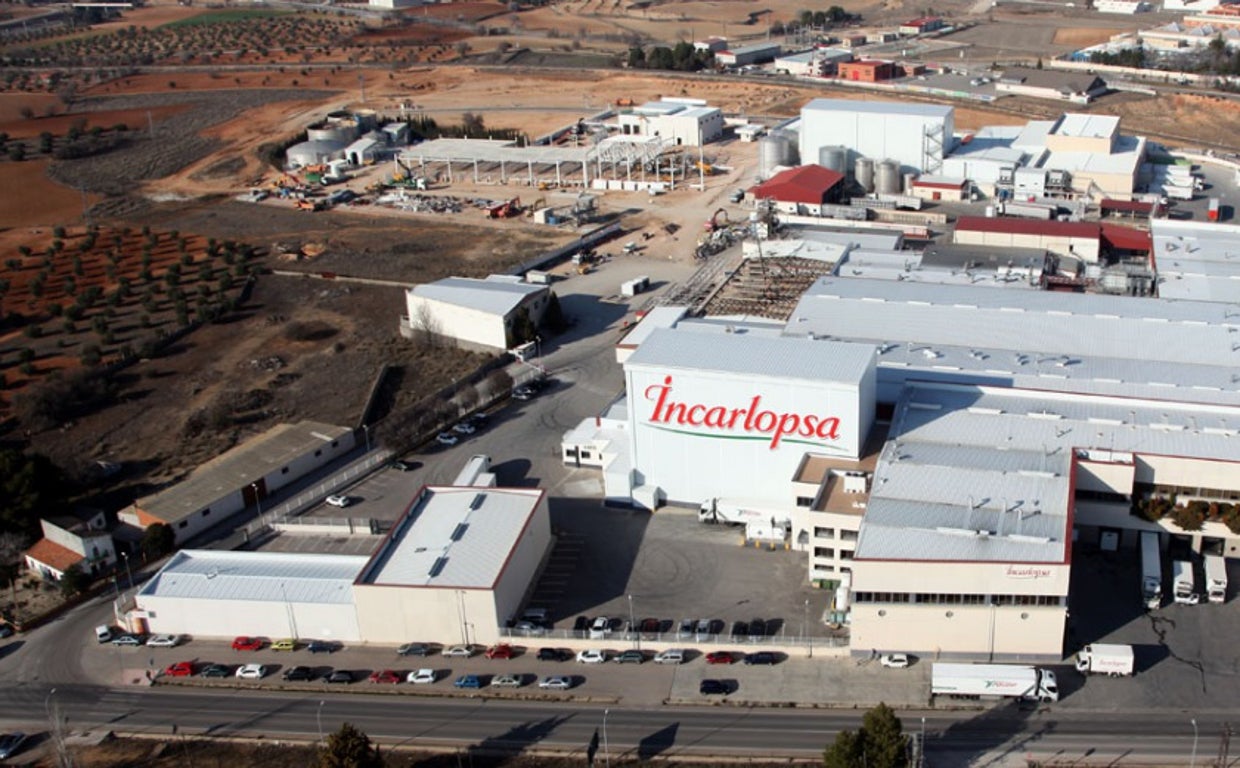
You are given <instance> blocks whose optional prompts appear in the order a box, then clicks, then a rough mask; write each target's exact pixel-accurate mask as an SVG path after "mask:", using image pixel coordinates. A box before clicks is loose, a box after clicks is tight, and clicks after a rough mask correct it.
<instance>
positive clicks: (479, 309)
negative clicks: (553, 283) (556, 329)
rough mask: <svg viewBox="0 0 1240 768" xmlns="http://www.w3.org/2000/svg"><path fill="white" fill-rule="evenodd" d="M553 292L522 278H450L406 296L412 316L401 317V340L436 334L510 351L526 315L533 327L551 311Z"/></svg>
mask: <svg viewBox="0 0 1240 768" xmlns="http://www.w3.org/2000/svg"><path fill="white" fill-rule="evenodd" d="M550 296H551V291H550V290H549V289H548V288H547V287H545V286H538V285H531V284H529V283H526V282H522V281H521V279H520V278H516V277H508V276H506V275H491V276H489V277H487V278H486V279H483V280H479V279H476V278H471V277H448V278H444V279H443V280H437V281H435V282H433V283H425V284H423V285H419V286H417V287H416V288H410V289H409V290H407V291H406V292H405V304H406V309H407V311H408V313H409V314H407V315H405V316H403V317H401V320H400V330H401V334H402V335H405V336H411V335H413V334H414V333H417V332H427V333H432V334H435V335H437V336H442V337H445V338H450V339H454V340H455V341H456V342H457V343H458V344H460V345H461V346H463V347H468V348H475V349H489V350H495V349H501V350H506V349H510V348H512V347H513V346H514V345H515V343H516V342H518V341H519V340H518V339H516V338H515V337H514V335H513V332H514V330H515V328H516V324H517V319H518V317H519V316H520V314H521V313H522V312H525V313H526V314H527V315H528V317H529V319H530V322H531V323H533V324H534V325H535V326H537V325H538V323H539V322H540V321H541V320H542V316H543V314H544V313H545V312H546V311H547V304H548V302H549V300H550Z"/></svg>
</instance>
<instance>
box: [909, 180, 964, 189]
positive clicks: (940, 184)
mask: <svg viewBox="0 0 1240 768" xmlns="http://www.w3.org/2000/svg"><path fill="white" fill-rule="evenodd" d="M964 185H965V182H963V181H962V182H960V183H959V184H952V183H950V182H946V181H914V182H913V186H914V187H928V188H930V189H964Z"/></svg>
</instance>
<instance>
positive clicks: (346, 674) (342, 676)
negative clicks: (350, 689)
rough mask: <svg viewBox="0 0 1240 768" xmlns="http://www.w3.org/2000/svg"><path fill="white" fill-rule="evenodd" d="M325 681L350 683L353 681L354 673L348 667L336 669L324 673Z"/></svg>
mask: <svg viewBox="0 0 1240 768" xmlns="http://www.w3.org/2000/svg"><path fill="white" fill-rule="evenodd" d="M323 682H325V683H333V684H336V683H343V684H345V685H348V684H350V683H352V682H353V673H352V672H350V671H349V670H347V669H334V670H331V671H329V672H328V673H327V674H325V675H323Z"/></svg>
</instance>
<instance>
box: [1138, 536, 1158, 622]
mask: <svg viewBox="0 0 1240 768" xmlns="http://www.w3.org/2000/svg"><path fill="white" fill-rule="evenodd" d="M1141 604H1142V605H1144V606H1145V607H1146V609H1148V610H1154V609H1156V608H1158V607H1159V606H1161V605H1162V554H1161V551H1160V550H1159V547H1158V534H1157V533H1154V532H1153V531H1142V532H1141Z"/></svg>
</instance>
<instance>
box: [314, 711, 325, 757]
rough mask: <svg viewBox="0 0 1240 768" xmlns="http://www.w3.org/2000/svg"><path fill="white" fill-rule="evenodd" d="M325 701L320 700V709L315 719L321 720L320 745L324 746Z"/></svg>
mask: <svg viewBox="0 0 1240 768" xmlns="http://www.w3.org/2000/svg"><path fill="white" fill-rule="evenodd" d="M323 703H324V702H323V701H321V700H320V701H319V711H318V713H317V714H316V715H315V719H316V720H318V722H319V746H320V747H321V746H323Z"/></svg>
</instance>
